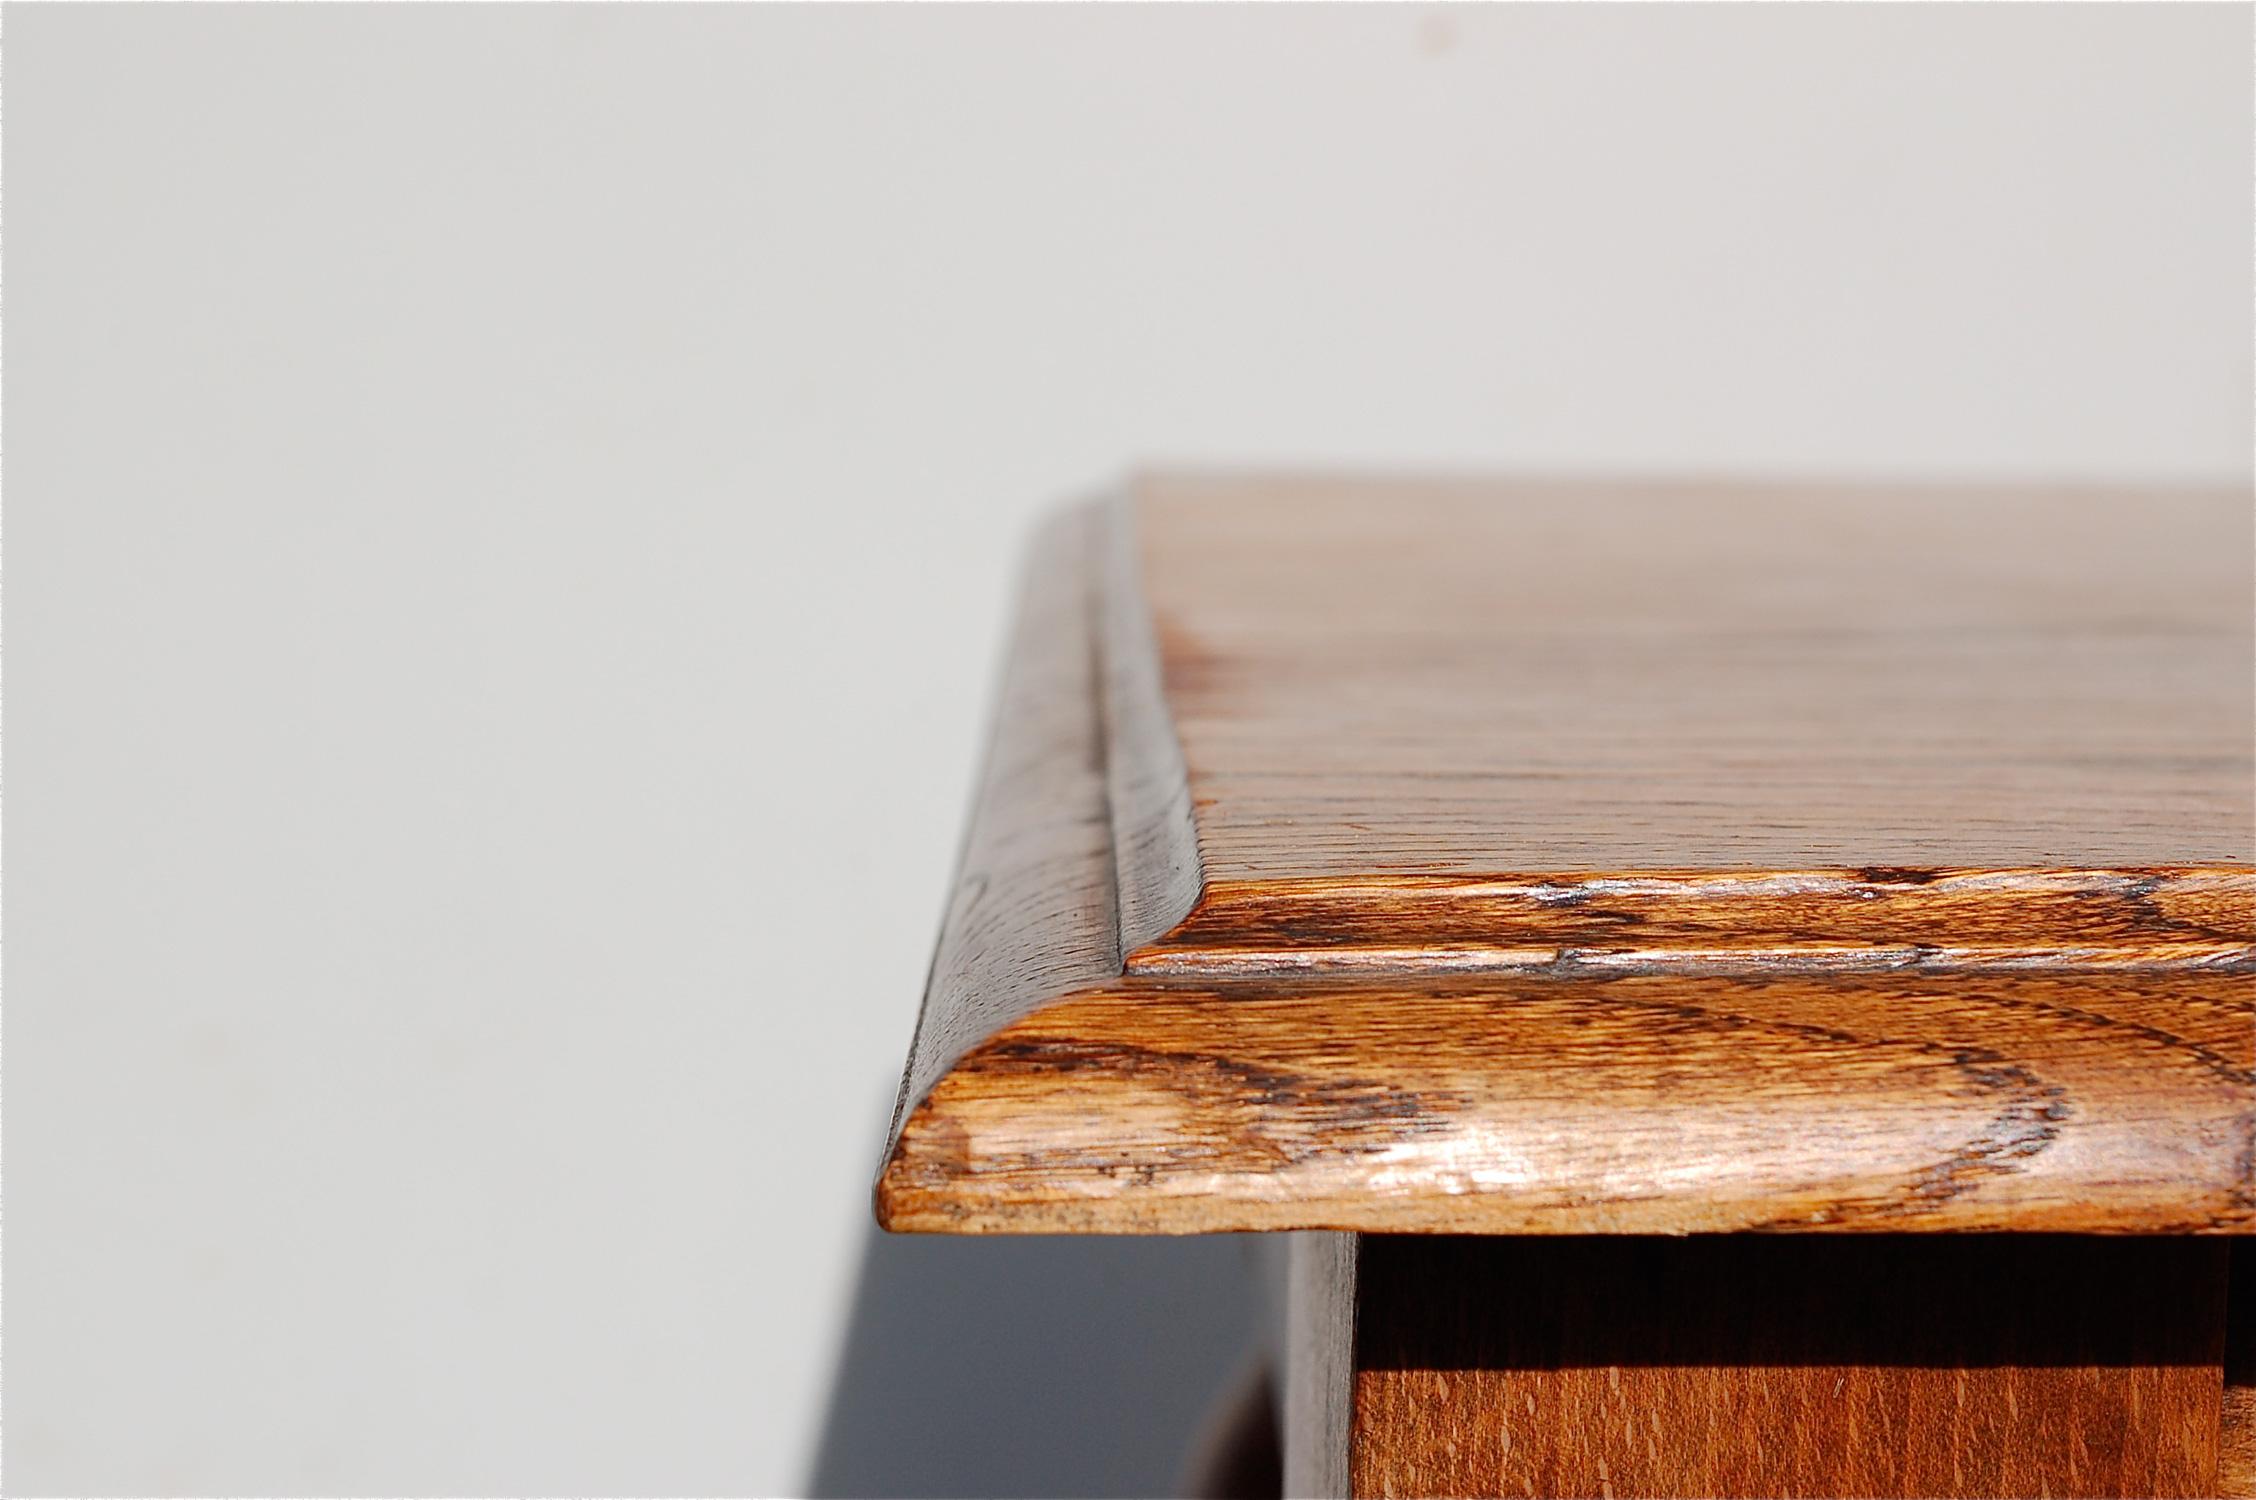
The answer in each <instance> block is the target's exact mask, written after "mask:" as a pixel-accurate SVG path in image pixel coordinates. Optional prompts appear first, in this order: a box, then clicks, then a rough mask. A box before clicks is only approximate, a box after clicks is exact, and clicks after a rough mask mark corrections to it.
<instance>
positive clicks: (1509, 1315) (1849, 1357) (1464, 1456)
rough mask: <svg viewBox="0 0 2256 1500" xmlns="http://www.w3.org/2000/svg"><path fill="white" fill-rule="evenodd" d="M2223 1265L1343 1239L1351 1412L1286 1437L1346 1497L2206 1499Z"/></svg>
mask: <svg viewBox="0 0 2256 1500" xmlns="http://www.w3.org/2000/svg"><path fill="white" fill-rule="evenodd" d="M2224 1251H2225V1246H2224V1245H2223V1244H2221V1243H2219V1242H2216V1241H2198V1240H2124V1239H2115V1240H2109V1239H2092V1238H2078V1237H2055V1236H2018V1235H2017V1236H1918V1237H1907V1238H1896V1237H1874V1238H1864V1239H1848V1240H1843V1239H1824V1238H1809V1237H1793V1238H1780V1237H1766V1238H1762V1239H1755V1240H1718V1239H1693V1240H1661V1241H1655V1240H1639V1239H1627V1238H1612V1239H1604V1240H1586V1239H1565V1240H1462V1239H1454V1238H1447V1237H1400V1236H1371V1237H1359V1238H1358V1240H1357V1241H1356V1248H1355V1250H1354V1251H1353V1252H1352V1254H1353V1259H1354V1262H1355V1264H1354V1266H1353V1268H1352V1270H1351V1271H1350V1272H1346V1273H1341V1274H1338V1275H1335V1276H1334V1277H1333V1278H1332V1280H1331V1282H1330V1283H1329V1285H1331V1286H1333V1287H1334V1288H1335V1289H1338V1288H1345V1289H1347V1290H1348V1291H1349V1292H1350V1293H1351V1294H1352V1297H1353V1302H1354V1312H1353V1320H1352V1321H1353V1325H1354V1330H1355V1331H1354V1333H1353V1335H1352V1344H1353V1351H1354V1352H1353V1359H1352V1364H1353V1377H1352V1379H1353V1397H1352V1408H1353V1409H1352V1413H1351V1415H1350V1417H1349V1420H1348V1422H1347V1424H1346V1426H1345V1428H1344V1429H1326V1430H1325V1431H1323V1432H1322V1433H1319V1432H1318V1431H1317V1430H1316V1429H1315V1428H1314V1427H1313V1426H1312V1425H1310V1423H1312V1422H1313V1421H1314V1420H1315V1414H1314V1413H1308V1414H1305V1415H1306V1416H1307V1418H1308V1421H1307V1422H1304V1424H1303V1426H1302V1427H1301V1429H1300V1430H1298V1431H1296V1432H1292V1433H1288V1436H1287V1439H1286V1441H1287V1443H1288V1445H1291V1444H1296V1443H1297V1444H1298V1445H1299V1446H1300V1447H1301V1448H1302V1449H1303V1450H1314V1451H1315V1454H1316V1458H1315V1459H1313V1460H1310V1461H1311V1462H1314V1463H1315V1464H1316V1467H1312V1468H1310V1469H1309V1470H1308V1471H1307V1472H1310V1473H1312V1474H1314V1473H1320V1472H1322V1469H1321V1458H1322V1456H1324V1455H1327V1454H1329V1453H1330V1452H1332V1451H1334V1450H1338V1449H1345V1450H1346V1455H1345V1456H1346V1458H1347V1468H1348V1470H1349V1474H1348V1485H1347V1487H1346V1489H1344V1490H1340V1489H1334V1490H1333V1491H1331V1492H1332V1493H1351V1494H1354V1495H1358V1496H1366V1495H1371V1496H1376V1495H1388V1496H1423V1495H1521V1494H1526V1495H1610V1496H1620V1497H1629V1496H1638V1495H1782V1496H1783V1495H1813V1496H1850V1495H1931V1496H1956V1495H2053V1496H2068V1495H2123V1494H2142V1495H2209V1494H2214V1493H2215V1492H2216V1485H2217V1479H2218V1471H2217V1461H2218V1447H2217V1443H2218V1400H2219V1393H2220V1390H2221V1388H2222V1386H2221V1380H2220V1377H2219V1370H2218V1361H2219V1356H2220V1329H2221V1318H2222V1314H2223V1304H2224ZM1328 1316H1329V1318H1330V1326H1332V1327H1334V1328H1337V1327H1338V1326H1339V1325H1340V1323H1341V1322H1342V1321H1343V1319H1342V1318H1341V1316H1340V1315H1339V1313H1338V1312H1337V1310H1336V1309H1332V1310H1330V1311H1329V1314H1328ZM1322 1492H1323V1491H1319V1490H1303V1491H1297V1492H1296V1493H1322Z"/></svg>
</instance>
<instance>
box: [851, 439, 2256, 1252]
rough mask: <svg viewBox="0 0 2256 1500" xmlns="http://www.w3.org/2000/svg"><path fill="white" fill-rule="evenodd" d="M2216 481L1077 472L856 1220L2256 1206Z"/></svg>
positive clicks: (2245, 562)
mask: <svg viewBox="0 0 2256 1500" xmlns="http://www.w3.org/2000/svg"><path fill="white" fill-rule="evenodd" d="M2252 517H2256V510H2252V507H2251V504H2250V497H2249V495H2248V494H2247V493H2245V492H2239V491H2235V492H2201V493H2194V492H2181V491H2164V490H2156V491H2107V492H2102V491H2088V490H2081V491H2080V490H2052V491H2035V490H2025V491H2000V490H1976V489H1965V490H1939V489H1891V488H1886V487H1877V486H1875V487H1865V488H1841V487H1833V488H1828V489H1817V488H1803V487H1794V486H1785V485H1771V486H1721V485H1668V484H1640V485H1611V486H1597V485H1588V484H1559V483H1532V482H1529V483H1498V484H1486V483H1474V482H1457V481H1413V482H1400V481H1378V480H1308V479H1291V478H1261V477H1236V478H1206V479H1201V478H1179V479H1169V480H1154V481H1145V482H1142V483H1140V484H1139V485H1137V486H1136V487H1135V489H1134V491H1133V493H1132V494H1130V495H1128V496H1126V497H1124V498H1122V499H1121V500H1119V501H1117V502H1114V503H1111V504H1108V505H1105V506H1100V507H1094V508H1090V509H1087V510H1083V511H1078V512H1075V513H1072V514H1070V515H1067V516H1065V517H1063V518H1061V519H1060V520H1059V521H1057V522H1056V523H1054V524H1053V525H1052V526H1051V528H1050V529H1049V530H1048V532H1047V533H1046V534H1045V537H1044V539H1043V541H1042V543H1041V544H1040V548H1039V550H1038V552H1037V555H1036V558H1035V559H1034V561H1033V563H1032V564H1031V566H1030V576H1031V579H1032V582H1031V584H1030V587H1029V592H1028V596H1027V601H1026V604H1025V609H1024V613H1023V616H1022V623H1021V634H1020V637H1019V644H1018V646H1017V647H1016V649H1015V651H1014V656H1013V665H1012V667H1011V669H1010V672H1009V676H1008V680H1007V682H1006V685H1005V691H1004V695H1003V703H1002V707H1001V711H1000V716H999V723H998V729H997V737H996V741H995V744H994V747H993V750H992V752H991V758H990V764H989V771H988V775H987V778H986V781H985V784H984V785H983V787H982V791H981V795H980V799H979V804H978V807H977V809H976V810H975V814H974V819H973V829H972V835H971V839H970V841H969V845H968V848H967V855H966V863H965V868H964V874H963V880H962V881H961V882H960V883H959V889H958V893H957V897H956V900H955V902H954V903H953V905H952V907H951V912H950V918H949V921H948V924H947V930H946V932H945V934H944V936H943V939H942V944H941V951H940V954H939V956H938V958H937V960H936V963H935V969H934V978H933V987H932V991H931V993H930V995H929V996H928V999H927V1004H926V1010H925V1014H924V1018H923V1021H922V1023H921V1025H920V1028H919V1035H918V1039H917V1042H916V1044H915V1048H914V1051H913V1052H912V1057H911V1061H910V1068H909V1074H908V1077H907V1079H906V1080H905V1082H904V1097H903V1109H902V1111H901V1117H900V1119H899V1120H897V1124H896V1133H895V1139H894V1143H893V1148H892V1151H891V1154H890V1156H889V1160H888V1165H887V1168H886V1171H885V1174H884V1176H883V1178H882V1179H881V1181H880V1187H879V1205H880V1214H881V1217H883V1218H885V1219H886V1220H887V1221H888V1222H889V1223H892V1224H894V1225H895V1226H896V1227H903V1228H927V1229H960V1230H982V1229H1142V1230H1163V1231H1164V1230H1186V1229H1235V1228H1288V1227H1336V1228H1363V1229H1381V1230H1383V1229H1453V1230H1462V1231H1466V1232H1515V1231H1525V1232H1544V1231H1557V1232H1582V1231H1606V1230H1620V1231H1647V1230H1655V1231H1671V1232H1672V1231H1679V1230H1687V1229H1734V1228H1749V1227H1758V1226H1759V1227H1802V1228H1829V1227H1849V1228H1962V1227H1986V1228H2053V1229H2090V1228H2099V1229H2107V1228H2118V1229H2120V1228H2128V1229H2146V1230H2180V1231H2200V1230H2206V1229H2230V1228H2236V1227H2244V1226H2246V1225H2247V1224H2248V1223H2249V1222H2250V1215H2251V1212H2252V1208H2256V1190H2252V1188H2251V1174H2252V1173H2256V1083H2252V1075H2251V1073H2250V1068H2251V1065H2252V1064H2256V1045H2252V1039H2256V1017H2252V1012H2251V1006H2250V1002H2251V999H2252V991H2256V958H2252V955H2256V870H2252V867H2256V519H2252Z"/></svg>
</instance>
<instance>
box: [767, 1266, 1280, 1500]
mask: <svg viewBox="0 0 2256 1500" xmlns="http://www.w3.org/2000/svg"><path fill="white" fill-rule="evenodd" d="M1246 1238H1247V1237H1244V1236H1233V1235H1218V1236H1201V1237H1193V1238H1167V1237H1147V1238H1115V1237H1111V1236H1063V1237H1058V1236H1027V1237H1021V1236H985V1237H980V1236H970V1237H955V1236H945V1235H888V1234H885V1233H882V1232H881V1231H879V1230H878V1229H876V1228H875V1227H874V1226H872V1228H871V1229H870V1230H869V1232H868V1235H867V1238H866V1241H865V1244H864V1248H863V1252H862V1270H861V1276H860V1280H859V1283H858V1286H857V1289H856V1291H855V1294H854V1306H853V1312H852V1314H851V1316H850V1318H849V1321H848V1325H847V1330H846V1344H845V1350H844V1354H843V1357H842V1358H841V1360H840V1362H839V1365H838V1375H837V1380H836V1384H835V1385H834V1386H833V1387H832V1390H831V1397H830V1409H829V1414H828V1416H827V1417H826V1419H825V1422H824V1427H823V1436H822V1442H821V1445H820V1447H819V1449H818V1450H817V1454H816V1458H815V1469H814V1474H813V1476H812V1478H811V1479H810V1480H809V1481H808V1493H809V1494H810V1495H813V1496H822V1497H829V1496H934V1497H952V1496H994V1497H1012V1496H1036V1495H1050V1496H1061V1497H1062V1496H1101V1495H1142V1496H1151V1495H1171V1494H1176V1493H1179V1492H1180V1489H1181V1486H1182V1485H1183V1484H1184V1480H1185V1470H1186V1465H1187V1464H1188V1463H1189V1461H1190V1458H1191V1454H1192V1450H1193V1448H1194V1447H1195V1446H1197V1445H1199V1444H1200V1443H1201V1442H1202V1440H1204V1439H1205V1438H1206V1436H1207V1433H1208V1429H1209V1427H1210V1425H1211V1423H1212V1422H1213V1420H1214V1418H1215V1415H1216V1411H1217V1408H1218V1407H1219V1406H1224V1405H1227V1395H1228V1393H1229V1391H1230V1389H1231V1388H1232V1386H1233V1383H1234V1382H1237V1381H1238V1380H1239V1379H1240V1377H1241V1376H1242V1374H1243V1372H1244V1370H1245V1368H1246V1366H1247V1365H1248V1364H1249V1363H1250V1362H1251V1359H1252V1351H1253V1348H1254V1344H1255V1340H1256V1329H1257V1327H1258V1324H1259V1316H1258V1305H1257V1293H1256V1290H1255V1280H1254V1264H1253V1259H1252V1253H1253V1252H1252V1247H1251V1246H1250V1245H1248V1244H1247V1243H1245V1240H1246Z"/></svg>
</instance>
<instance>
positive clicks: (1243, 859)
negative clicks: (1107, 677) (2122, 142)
mask: <svg viewBox="0 0 2256 1500" xmlns="http://www.w3.org/2000/svg"><path fill="white" fill-rule="evenodd" d="M1138 506H1139V518H1140V523H1141V524H1140V528H1139V533H1140V537H1141V543H1142V549H1143V566H1142V576H1143V580H1144V593H1145V598H1146V601H1147V603H1148V605H1149V607H1150V609H1151V612H1152V615H1153V617H1154V619H1155V621H1156V626H1155V629H1156V633H1157V635H1158V638H1159V640H1160V641H1161V643H1162V662H1161V671H1162V675H1163V677H1164V679H1165V681H1166V684H1167V698H1168V704H1169V708H1170V709H1171V711H1172V715H1173V720H1174V725H1175V730H1176V733H1177V735H1178V737H1179V739H1180V741H1181V743H1182V747H1183V755H1184V759H1185V761H1186V762H1187V765H1188V773H1189V778H1190V784H1191V791H1192V795H1193V798H1194V800H1195V802H1196V804H1197V808H1198V846H1199V854H1200V857H1201V860H1202V862H1203V865H1204V876H1205V879H1206V880H1207V881H1208V882H1210V883H1213V884H1218V885H1223V886H1230V885H1235V884H1238V883H1241V882H1256V883H1258V882H1270V881H1298V880H1307V879H1326V878H1329V879H1344V880H1351V881H1352V880H1360V879H1364V878H1367V877H1372V876H1394V875H1419V876H1431V875H1471V876H1475V877H1487V876H1493V875H1496V874H1499V873H1526V872H1540V871H1551V870H1561V871H1583V872H1586V871H1604V872H1612V873H1632V872H1639V871H1645V870H1656V869H1657V870H1679V871H1681V870H1711V871H1714V870H1734V871H1745V870H1753V871H1772V870H1812V869H1840V870H1858V869H1866V868H1871V867H1874V866H1883V867H1891V868H1896V869H1903V870H2000V869H2094V870H2113V869H2157V868H2171V867H2178V866H2205V865H2230V866H2246V865H2247V864H2248V863H2250V861H2251V858H2252V857H2256V805H2252V801H2251V797H2250V786H2251V781H2252V778H2256V748H2252V738H2256V737H2252V735H2251V725H2252V723H2256V670H2252V666H2256V655H2252V646H2251V639H2252V634H2256V626H2252V624H2251V621H2252V620H2256V577H2252V570H2251V566H2250V556H2251V552H2252V550H2256V507H2252V506H2251V501H2250V496H2249V494H2248V492H2247V491H2245V490H2241V491H2237V492H2236V491H2225V492H2211V493H2183V492H2171V491H2152V492H2112V493H2108V492H2087V491H2074V490H2062V491H2053V492H2014V491H1992V490H1957V491H1953V490H1933V489H1916V488H1900V487H1894V488H1877V487H1866V488H1862V489H1858V488H1853V487H1835V488H1831V489H1810V488H1807V487H1799V488H1798V487H1791V486H1778V485H1772V486H1758V485H1733V486H1717V485H1706V486H1701V485H1672V484H1642V485H1627V484H1624V485H1609V486H1596V485H1586V484H1585V485H1576V484H1534V483H1529V484H1477V483H1439V482H1423V483H1407V482H1402V481H1354V480H1307V479H1297V480H1278V479H1263V478H1246V479H1175V480H1164V481H1154V482H1150V483H1147V484H1146V485H1145V486H1144V487H1143V490H1142V492H1141V493H1140V495H1139V496H1138ZM2244 936H2245V933H2244Z"/></svg>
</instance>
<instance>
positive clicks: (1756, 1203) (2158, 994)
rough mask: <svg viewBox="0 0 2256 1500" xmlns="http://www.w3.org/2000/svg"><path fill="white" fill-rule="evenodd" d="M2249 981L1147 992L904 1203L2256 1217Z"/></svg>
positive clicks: (1111, 996) (1841, 1218) (1112, 1005)
mask: <svg viewBox="0 0 2256 1500" xmlns="http://www.w3.org/2000/svg"><path fill="white" fill-rule="evenodd" d="M2245 988H2246V987H2245V986H2244V985H2243V986H2238V989H2239V991H2240V992H2239V993H2237V994H2235V993H2226V992H2223V991H2221V989H2220V986H2219V984H2218V982H2217V980H2216V978H2215V977H2213V976H2207V975H2199V974H2196V975H2182V974H2176V975H2172V974H2154V975H2137V976H2125V975H2117V974H2107V973H2096V974H2087V973H2060V972H2046V973H2008V974H1990V973H1981V974H1957V975H1950V976H1922V975H1872V976H1822V977H1819V978H1815V979H1812V978H1809V977H1804V976H1747V975H1740V976H1712V975H1711V976H1699V977H1685V976H1677V975H1647V976H1637V977H1630V978H1618V979H1562V978H1556V977H1550V976H1540V975H1539V976H1529V977H1516V978H1515V977H1509V976H1493V975H1483V976H1477V977H1466V978H1461V979H1453V980H1446V979H1418V978H1414V977H1404V976H1392V977H1381V976H1374V975H1363V976H1357V977H1355V978H1353V979H1349V980H1344V981H1338V982H1324V981H1318V980H1313V979H1310V980H1302V981H1299V982H1296V983H1295V984H1292V985H1288V986H1280V985H1277V984H1274V983H1270V984H1263V985H1254V984H1248V983H1240V984H1236V985H1228V986H1217V987H1199V986H1191V985H1188V984H1185V983H1182V982H1171V981H1143V982H1136V981H1129V982H1125V983H1122V984H1118V985H1114V986H1111V987H1107V988H1105V989H1102V990H1099V991H1095V992H1091V993H1084V994H1080V995H1077V996H1075V997H1073V998H1072V999H1069V1000H1065V1001H1060V1002H1057V1003H1055V1004H1053V1005H1050V1006H1048V1007H1045V1008H1044V1009H1042V1010H1040V1011H1037V1012H1035V1013H1033V1014H1031V1015H1029V1016H1027V1017H1025V1018H1024V1019H1023V1020H1021V1021H1019V1022H1017V1023H1015V1024H1013V1025H1011V1026H1008V1027H1006V1028H1004V1029H1003V1030H1002V1031H1001V1032H1000V1033H999V1034H998V1035H996V1036H995V1037H993V1038H990V1039H989V1040H988V1041H986V1042H983V1043H981V1044H980V1045H979V1046H978V1047H977V1048H975V1049H974V1050H973V1051H972V1052H971V1053H970V1054H969V1055H967V1056H966V1057H965V1058H963V1059H962V1060H961V1061H960V1062H958V1064H957V1065H956V1067H955V1068H954V1070H953V1071H951V1072H950V1073H949V1075H948V1076H947V1077H946V1078H944V1079H942V1080H941V1081H940V1083H939V1084H938V1085H937V1086H936V1087H935V1089H934V1090H933V1092H932V1094H931V1095H930V1096H929V1097H928V1099H927V1101H926V1104H925V1107H924V1109H923V1111H921V1112H920V1114H919V1115H918V1116H917V1117H915V1118H912V1119H911V1120H910V1122H909V1123H908V1126H907V1128H906V1129H904V1131H903V1132H902V1135H901V1138H900V1141H899V1143H898V1145H897V1147H896V1150H895V1153H894V1156H893V1159H892V1163H891V1165H890V1166H889V1168H888V1170H887V1173H886V1183H885V1190H884V1207H885V1212H886V1214H887V1216H888V1222H890V1223H892V1224H893V1225H895V1226H896V1227H901V1228H924V1229H939V1230H951V1231H956V1232H973V1231H979V1232H986V1231H1006V1230H1012V1229H1020V1228H1036V1227H1039V1228H1043V1229H1050V1230H1068V1231H1079V1232H1113V1233H1135V1232H1165V1231H1184V1230H1206V1229H1221V1228H1229V1229H1294V1228H1334V1229H1366V1230H1373V1231H1386V1230H1433V1231H1445V1232H1456V1233H1468V1234H1470V1233H1479V1234H1531V1233H1535V1234H1541V1233H1592V1232H1602V1233H1685V1232H1707V1231H1721V1230H1741V1229H1862V1230H1886V1229H2008V1228H2012V1229H2056V1230H2116V1231H2124V1230H2129V1231H2139V1232H2147V1233H2160V1232H2174V1233H2206V1232H2215V1231H2232V1230H2236V1229H2245V1228H2246V1227H2247V1226H2248V1225H2249V1224H2250V1222H2251V1214H2252V1209H2256V1203H2252V1198H2256V1194H2252V1191H2251V1174H2250V1162H2251V1160H2252V1159H2256V1095H2252V1090H2251V1078H2252V1074H2251V1071H2250V1070H2251V1066H2252V1064H2256V1056H2252V1052H2256V1026H2252V1021H2251V1014H2252V1013H2251V1009H2250V1006H2249V1005H2248V1003H2247V999H2248V997H2247V995H2246V993H2245Z"/></svg>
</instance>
